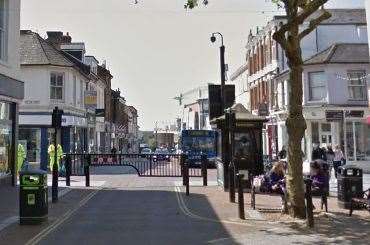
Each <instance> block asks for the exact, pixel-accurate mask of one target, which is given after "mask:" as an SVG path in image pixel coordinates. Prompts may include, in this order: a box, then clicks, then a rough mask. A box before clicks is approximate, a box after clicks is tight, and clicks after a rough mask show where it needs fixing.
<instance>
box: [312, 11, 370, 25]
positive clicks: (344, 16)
mask: <svg viewBox="0 0 370 245" xmlns="http://www.w3.org/2000/svg"><path fill="white" fill-rule="evenodd" d="M327 11H328V12H330V13H331V17H330V19H327V20H325V21H323V22H322V24H364V25H365V24H366V12H365V9H327ZM319 13H320V10H319V11H317V12H315V13H314V14H313V15H312V16H311V17H315V16H317V15H318V14H319Z"/></svg>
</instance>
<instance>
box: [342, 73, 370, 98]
mask: <svg viewBox="0 0 370 245" xmlns="http://www.w3.org/2000/svg"><path fill="white" fill-rule="evenodd" d="M347 75H348V93H349V99H351V100H366V93H367V89H366V72H365V71H351V72H348V74H347Z"/></svg>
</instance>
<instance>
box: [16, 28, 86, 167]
mask: <svg viewBox="0 0 370 245" xmlns="http://www.w3.org/2000/svg"><path fill="white" fill-rule="evenodd" d="M60 37H63V33H61V32H48V40H49V41H46V40H44V39H43V38H41V37H40V36H39V35H38V34H37V33H34V32H32V31H21V38H20V40H21V46H20V51H21V52H20V53H21V59H20V60H21V75H22V78H23V79H24V81H25V97H24V100H23V101H22V103H21V105H20V110H19V114H20V116H19V123H20V130H19V142H20V144H22V145H23V146H24V148H25V149H27V160H28V161H29V162H31V163H36V164H40V167H41V168H42V169H46V168H47V162H48V157H47V156H48V153H47V148H48V146H49V145H50V144H51V143H52V141H53V140H52V135H53V132H54V129H53V128H52V127H51V114H52V110H53V109H54V108H55V107H56V106H57V107H58V108H59V109H62V110H63V111H64V115H63V118H62V130H61V132H60V134H59V135H58V142H60V143H61V144H62V147H63V150H64V152H84V151H87V119H86V110H85V106H84V92H85V88H86V86H88V83H89V75H90V68H89V67H88V66H87V65H85V64H84V63H82V62H81V61H79V60H78V59H76V58H75V57H73V56H72V55H70V54H68V53H66V52H63V51H62V50H61V49H60V46H59V44H58V43H57V42H56V41H57V39H59V38H60ZM45 88H46V89H45Z"/></svg>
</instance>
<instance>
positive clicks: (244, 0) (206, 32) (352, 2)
mask: <svg viewBox="0 0 370 245" xmlns="http://www.w3.org/2000/svg"><path fill="white" fill-rule="evenodd" d="M134 2H135V1H134V0H77V1H76V0H63V1H58V0H21V4H22V5H21V28H22V29H27V30H32V31H35V32H38V33H39V34H40V35H41V36H43V37H45V36H46V31H63V32H69V35H70V36H71V37H72V41H75V42H84V43H85V45H86V52H87V54H88V55H94V56H95V57H96V58H97V59H98V60H99V61H100V63H101V64H102V63H103V61H104V60H105V61H106V63H107V67H108V68H109V69H110V71H111V73H112V74H113V76H114V78H113V80H112V88H113V89H116V88H119V89H120V90H121V92H122V95H123V96H124V97H125V98H126V100H127V103H128V104H129V105H133V106H135V107H136V108H137V110H138V114H139V126H140V129H141V130H153V128H154V126H155V122H158V123H159V124H164V123H166V122H169V121H171V120H172V121H173V120H174V119H175V118H176V116H177V112H178V104H177V103H178V102H176V101H175V100H174V99H173V98H174V97H175V96H177V95H179V94H180V93H181V92H184V91H187V90H189V89H192V88H195V87H197V86H201V85H205V84H207V83H219V81H220V71H219V49H218V47H219V45H220V43H219V42H217V43H214V44H212V43H211V42H210V40H209V38H210V35H211V33H212V32H221V33H222V34H223V36H224V43H225V46H226V63H228V65H229V73H228V75H231V73H232V72H233V71H235V70H236V69H237V68H238V67H240V66H241V65H242V64H243V63H244V58H245V45H246V40H247V37H248V34H249V31H250V30H251V29H252V31H253V33H255V32H256V28H257V26H260V27H262V26H264V25H265V24H266V22H267V21H268V20H269V19H270V18H271V17H272V16H273V15H276V14H279V13H280V12H279V11H278V10H277V8H276V6H274V5H273V4H272V3H271V2H270V1H269V0H209V5H208V6H207V7H203V6H201V7H199V8H197V9H196V10H188V11H186V10H184V7H183V6H184V2H185V0H138V2H139V3H138V4H134ZM328 5H329V6H328V7H332V6H335V7H361V6H363V0H329V4H328Z"/></svg>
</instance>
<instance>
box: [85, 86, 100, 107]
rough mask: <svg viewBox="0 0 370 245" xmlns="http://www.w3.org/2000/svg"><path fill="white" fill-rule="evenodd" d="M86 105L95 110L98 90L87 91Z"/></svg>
mask: <svg viewBox="0 0 370 245" xmlns="http://www.w3.org/2000/svg"><path fill="white" fill-rule="evenodd" d="M85 107H86V108H87V109H93V110H94V109H95V108H96V107H97V92H96V91H85Z"/></svg>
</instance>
